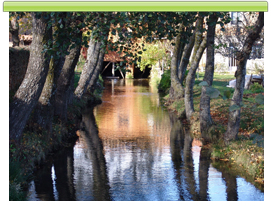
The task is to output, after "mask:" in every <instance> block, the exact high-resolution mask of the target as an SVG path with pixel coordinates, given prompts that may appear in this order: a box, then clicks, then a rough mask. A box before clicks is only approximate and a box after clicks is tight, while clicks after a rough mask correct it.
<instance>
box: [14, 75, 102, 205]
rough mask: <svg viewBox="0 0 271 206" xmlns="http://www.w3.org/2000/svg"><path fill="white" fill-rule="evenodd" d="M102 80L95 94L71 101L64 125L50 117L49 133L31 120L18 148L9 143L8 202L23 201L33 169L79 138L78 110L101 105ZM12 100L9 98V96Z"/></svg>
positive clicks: (76, 80) (79, 116)
mask: <svg viewBox="0 0 271 206" xmlns="http://www.w3.org/2000/svg"><path fill="white" fill-rule="evenodd" d="M79 78H80V72H76V74H75V82H74V84H75V86H76V85H77V83H78V80H79ZM101 84H102V82H101V79H100V80H99V86H97V88H96V90H95V92H94V94H89V93H88V94H86V95H85V96H84V97H83V99H82V101H80V102H76V101H74V103H73V104H71V105H70V106H69V107H68V114H67V122H66V123H65V124H62V123H61V122H60V121H59V120H58V119H57V118H53V121H52V131H51V133H48V132H47V131H45V130H44V129H42V128H40V127H39V126H38V125H37V124H36V123H35V122H34V121H32V120H31V118H30V120H29V121H28V124H27V126H26V128H25V132H24V133H23V137H22V140H21V142H20V145H19V146H18V145H17V146H16V144H14V143H13V142H10V144H9V200H10V201H23V200H26V195H27V194H26V192H27V188H28V183H29V181H30V180H31V178H32V176H31V174H32V173H33V171H34V170H35V168H36V167H37V166H38V165H40V164H42V162H43V161H44V160H45V158H46V156H48V155H50V154H52V153H54V152H55V151H57V150H59V149H61V148H64V147H68V146H69V145H71V144H73V143H74V141H76V139H77V138H78V136H77V135H76V131H77V130H78V128H79V125H80V122H81V111H82V109H83V108H84V107H85V106H87V105H97V104H100V103H101V98H100V97H101V95H100V94H101V92H102V87H101V86H100V85H101ZM10 98H11V97H10Z"/></svg>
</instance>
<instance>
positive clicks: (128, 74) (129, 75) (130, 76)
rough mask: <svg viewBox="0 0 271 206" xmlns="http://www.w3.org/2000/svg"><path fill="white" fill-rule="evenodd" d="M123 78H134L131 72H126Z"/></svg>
mask: <svg viewBox="0 0 271 206" xmlns="http://www.w3.org/2000/svg"><path fill="white" fill-rule="evenodd" d="M125 78H126V79H133V78H134V77H133V74H132V73H131V72H127V73H126V77H125Z"/></svg>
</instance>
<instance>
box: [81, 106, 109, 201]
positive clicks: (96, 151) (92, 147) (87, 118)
mask: <svg viewBox="0 0 271 206" xmlns="http://www.w3.org/2000/svg"><path fill="white" fill-rule="evenodd" d="M80 138H82V139H83V140H84V142H86V144H87V147H88V152H89V154H90V157H91V161H92V170H93V183H94V185H93V192H94V200H110V194H109V189H110V188H109V183H108V176H107V169H106V162H105V157H104V150H103V143H102V141H101V139H100V138H99V135H98V128H97V125H96V122H95V117H94V115H93V108H88V109H86V110H85V112H84V113H83V117H82V122H81V128H80Z"/></svg>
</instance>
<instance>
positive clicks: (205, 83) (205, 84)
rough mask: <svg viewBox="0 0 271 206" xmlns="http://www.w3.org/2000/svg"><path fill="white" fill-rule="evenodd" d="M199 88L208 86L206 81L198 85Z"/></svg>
mask: <svg viewBox="0 0 271 206" xmlns="http://www.w3.org/2000/svg"><path fill="white" fill-rule="evenodd" d="M199 86H209V85H208V83H207V82H206V81H203V82H201V83H199Z"/></svg>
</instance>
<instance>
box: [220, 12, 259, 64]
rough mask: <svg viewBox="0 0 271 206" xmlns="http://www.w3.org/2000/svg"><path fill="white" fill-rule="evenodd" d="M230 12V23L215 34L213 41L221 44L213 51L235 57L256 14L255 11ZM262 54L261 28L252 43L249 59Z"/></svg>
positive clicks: (251, 28)
mask: <svg viewBox="0 0 271 206" xmlns="http://www.w3.org/2000/svg"><path fill="white" fill-rule="evenodd" d="M231 14H232V19H231V23H230V24H229V25H226V26H225V27H224V31H222V32H220V33H218V34H217V35H216V38H215V43H216V45H221V46H220V47H219V48H218V49H216V51H215V52H216V53H219V54H221V55H222V56H224V57H230V58H236V54H237V52H240V51H241V50H242V48H243V45H244V43H245V40H246V37H247V36H248V34H249V33H250V32H252V31H253V29H254V24H255V22H256V20H257V14H256V12H231ZM222 45H223V46H222ZM263 56H264V30H263V29H262V31H261V33H260V38H259V39H258V40H257V41H255V42H254V44H253V47H252V52H251V53H250V56H249V59H255V58H263Z"/></svg>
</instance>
